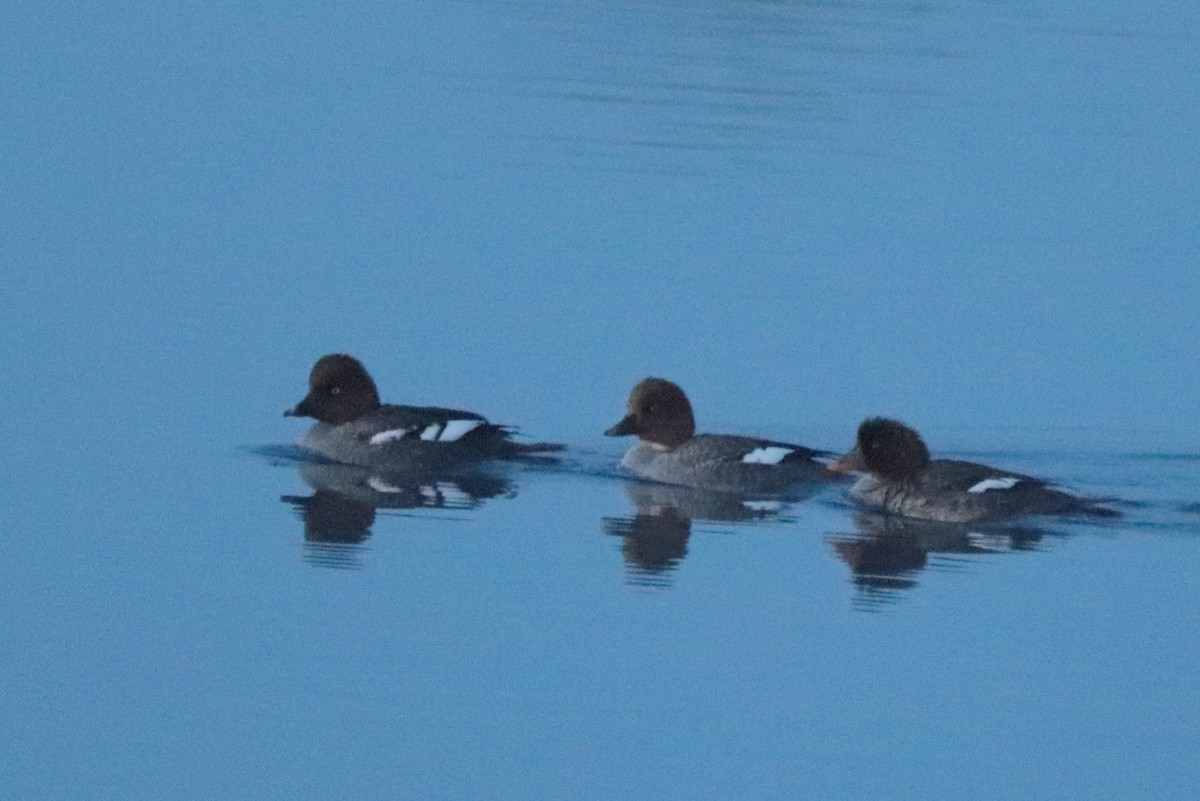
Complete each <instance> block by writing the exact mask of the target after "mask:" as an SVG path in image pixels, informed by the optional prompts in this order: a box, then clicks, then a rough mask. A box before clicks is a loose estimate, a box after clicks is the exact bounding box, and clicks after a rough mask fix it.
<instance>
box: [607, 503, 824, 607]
mask: <svg viewBox="0 0 1200 801" xmlns="http://www.w3.org/2000/svg"><path fill="white" fill-rule="evenodd" d="M625 493H626V495H627V496H628V497H629V500H630V502H631V503H632V504H633V506H634V509H635V510H636V511H635V514H634V515H633V516H632V517H605V518H603V519H602V520H601V528H602V530H603V531H604V533H605V534H610V535H613V536H616V537H620V538H621V555H622V556H623V557H624V559H625V580H626V582H627V583H629V584H631V585H634V586H640V587H656V588H664V587H669V586H670V585H671V579H672V575H673V573H674V572H675V571H676V570H677V569H678V568H679V565H680V563H681V562H682V561H683V559H684V557H686V556H687V553H688V548H687V546H688V540H689V539H690V538H691V535H692V522H693V521H697V520H698V521H701V522H716V523H737V524H746V523H756V522H762V521H768V520H782V519H785V518H784V512H786V510H787V509H788V508H789V506H790V503H791V502H794V501H799V500H801V498H800V497H797V496H794V495H793V496H789V498H788V500H787V501H784V500H762V499H756V498H747V497H744V496H740V495H736V494H728V493H721V492H712V491H710V490H700V489H693V488H691V487H675V486H671V485H668V484H653V483H650V482H645V481H627V482H626V483H625Z"/></svg>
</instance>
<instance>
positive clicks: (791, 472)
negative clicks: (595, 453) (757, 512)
mask: <svg viewBox="0 0 1200 801" xmlns="http://www.w3.org/2000/svg"><path fill="white" fill-rule="evenodd" d="M627 412H628V413H627V414H626V416H625V417H624V418H623V419H622V420H621V421H620V422H619V423H617V424H616V425H614V426H613V427H612V428H610V429H608V430H607V431H605V432H604V434H605V436H609V437H623V436H630V435H636V436H637V438H638V442H637V444H635V445H634V446H633V447H632V448H630V450H629V451H628V452H627V453H626V454H625V456H624V457H623V458H622V459H621V461H620V465H619V466H620V468H621V469H622V470H623V471H625V472H627V473H629V474H632V475H633V476H635V477H637V478H641V479H646V480H648V481H656V482H659V483H662V484H675V485H679V486H685V487H694V488H697V489H705V490H715V491H719V492H732V493H740V494H761V493H778V492H780V491H782V490H785V489H798V488H803V487H808V488H811V486H812V485H813V484H820V483H828V482H829V481H830V480H831V478H833V476H832V474H831V473H830V472H829V470H828V469H827V465H826V464H825V462H822V461H821V459H822V458H829V457H832V456H833V455H834V454H832V453H829V452H827V451H819V450H814V449H812V448H806V447H804V446H802V445H794V444H791V443H787V442H778V441H775V440H769V439H759V438H757V437H745V436H735V435H731V434H697V433H696V422H695V417H694V415H693V413H692V404H691V402H690V401H689V400H688V397H687V395H686V394H685V393H684V391H683V390H682V389H680V387H679V386H678V385H677V384H674V383H672V382H671V381H668V380H666V379H663V378H646V379H644V380H642V381H640V382H638V384H637V385H636V386H634V388H633V390H632V391H631V392H630V394H629V401H628V404H627Z"/></svg>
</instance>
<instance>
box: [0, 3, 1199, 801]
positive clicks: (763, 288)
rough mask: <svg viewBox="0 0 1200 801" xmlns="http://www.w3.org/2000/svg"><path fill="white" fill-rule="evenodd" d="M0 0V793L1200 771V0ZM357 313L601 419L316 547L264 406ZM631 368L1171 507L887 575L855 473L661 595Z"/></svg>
mask: <svg viewBox="0 0 1200 801" xmlns="http://www.w3.org/2000/svg"><path fill="white" fill-rule="evenodd" d="M6 16H7V18H8V19H7V22H6V24H5V25H4V26H3V30H0V74H3V75H4V76H5V78H4V80H3V81H2V82H0V114H2V115H3V119H4V125H3V126H0V154H3V158H0V185H2V186H3V193H2V195H3V201H2V202H0V228H2V230H3V231H4V233H3V235H0V265H2V266H0V269H2V271H3V275H2V287H0V293H2V295H0V297H2V298H3V300H4V306H5V313H4V315H3V319H2V320H0V354H2V356H3V366H4V374H5V376H6V378H7V392H6V393H5V404H4V406H5V414H4V415H3V416H2V417H0V437H2V440H3V442H4V448H5V453H6V458H5V459H4V462H5V464H4V465H3V466H2V467H0V479H2V481H0V501H2V502H3V505H4V509H5V517H6V523H5V524H4V526H3V533H2V534H0V536H2V543H3V547H4V549H5V551H6V553H5V556H4V557H3V558H2V559H0V608H3V610H4V611H3V614H2V615H0V635H2V641H3V642H5V643H6V645H5V647H4V649H3V651H4V654H3V655H2V656H0V684H2V685H3V686H4V687H5V688H6V690H5V693H4V698H3V700H0V723H3V726H4V729H5V730H6V731H8V732H9V738H10V744H9V746H8V748H6V749H5V751H7V754H6V755H5V756H4V758H3V759H0V789H3V790H4V791H5V792H4V795H5V796H6V797H10V798H41V799H46V798H80V797H122V798H130V799H132V798H162V797H172V798H206V799H213V798H244V797H287V798H310V797H311V798H325V797H329V796H331V795H341V796H353V797H377V798H385V797H386V798H466V797H489V798H530V797H538V798H550V797H564V796H565V797H573V798H585V797H586V798H592V797H594V798H618V797H629V798H633V797H638V798H640V797H646V796H648V795H657V796H662V797H679V798H701V797H711V798H730V797H773V798H785V797H788V798H790V797H797V796H805V795H820V796H826V797H830V796H835V797H842V798H868V797H869V798H881V797H882V798H972V799H981V798H983V799H986V798H1028V797H1030V796H1033V795H1048V796H1055V797H1092V798H1128V797H1130V796H1133V795H1137V796H1144V797H1151V796H1152V797H1155V798H1159V799H1168V798H1180V799H1183V798H1194V797H1196V795H1197V793H1200V786H1198V785H1197V780H1196V778H1195V772H1194V765H1195V764H1196V761H1197V757H1200V754H1198V753H1197V747H1196V744H1195V743H1196V738H1195V736H1194V733H1195V732H1196V731H1197V728H1198V725H1200V694H1198V693H1197V690H1196V686H1195V682H1194V681H1193V680H1192V675H1193V672H1194V664H1195V657H1196V654H1197V645H1198V644H1200V637H1198V634H1200V617H1198V616H1197V613H1196V611H1195V603H1194V601H1195V598H1194V589H1195V587H1196V586H1197V578H1198V576H1200V554H1198V553H1197V543H1196V539H1195V535H1196V532H1197V528H1198V526H1200V519H1197V516H1196V515H1195V513H1194V512H1188V511H1186V506H1187V504H1194V503H1196V502H1197V501H1200V491H1198V490H1197V484H1196V481H1197V478H1198V477H1200V461H1198V460H1197V458H1196V456H1195V454H1196V453H1197V452H1198V451H1200V437H1198V435H1197V433H1196V429H1195V424H1194V420H1195V413H1194V410H1195V407H1196V399H1197V398H1198V397H1200V377H1198V376H1200V370H1197V369H1196V368H1197V357H1198V356H1200V351H1198V349H1197V339H1196V334H1195V330H1196V326H1195V318H1196V309H1197V306H1198V300H1200V271H1198V270H1197V269H1196V267H1197V253H1198V252H1200V226H1198V225H1197V223H1196V210H1197V208H1198V206H1200V203H1198V201H1200V189H1198V187H1200V147H1198V145H1197V137H1196V131H1197V122H1198V120H1197V109H1200V82H1197V81H1196V74H1197V68H1198V67H1200V63H1198V58H1197V51H1196V47H1195V42H1196V36H1197V33H1200V11H1198V9H1197V6H1196V5H1195V4H1194V3H1185V2H1178V3H1171V2H1155V3H1151V4H1149V5H1146V4H1135V3H1123V2H1106V3H1103V4H1101V5H1099V6H1097V5H1096V4H1094V3H1063V4H1057V5H1056V6H1055V7H1054V8H1053V9H1052V10H1042V9H1038V8H1036V7H1032V6H1028V5H1027V4H1019V3H986V4H979V3H954V2H949V3H925V4H909V3H891V2H886V3H844V4H824V3H789V2H780V3H751V2H713V3H684V2H665V3H654V4H641V3H626V2H617V3H570V2H552V1H550V0H546V1H544V2H530V3H502V2H496V3H479V2H458V3H410V4H403V5H399V6H397V7H393V6H391V5H386V4H379V5H370V4H343V5H339V6H337V7H327V6H324V5H320V4H306V3H294V4H288V5H274V4H254V5H251V6H247V5H245V4H235V3H227V4H175V5H173V6H170V7H164V6H160V5H155V4H138V3H112V4H104V5H95V6H92V5H73V4H56V3H44V4H40V5H39V6H38V7H37V8H36V9H34V8H29V9H22V10H21V11H20V12H19V13H16V12H14V13H10V14H9V15H6ZM330 351H344V352H349V353H353V354H355V355H357V356H359V357H360V358H362V359H363V360H364V361H365V363H366V364H367V366H368V368H369V369H371V371H372V372H373V374H374V375H375V377H376V380H377V381H378V382H379V384H380V387H381V391H382V393H383V395H384V397H385V399H387V400H392V401H395V402H406V403H430V404H439V405H448V406H459V407H463V408H469V409H475V410H478V411H480V412H482V413H484V414H487V415H488V416H489V417H491V418H492V419H494V420H497V421H501V422H511V423H515V424H518V425H519V426H520V427H521V428H522V429H523V430H524V431H525V432H526V433H528V434H529V435H530V436H533V437H535V438H537V439H557V440H562V441H566V442H567V443H569V444H570V445H571V446H572V448H573V451H572V453H573V457H574V459H575V461H574V462H573V463H572V466H570V467H568V468H566V469H563V470H559V471H524V472H520V473H518V474H516V475H515V477H514V479H513V480H514V482H515V485H516V486H517V487H518V489H519V491H518V492H517V494H516V496H515V497H502V498H497V499H495V500H493V501H490V502H487V503H485V504H483V505H481V506H479V507H478V508H473V509H469V510H459V511H456V512H452V513H444V512H437V513H430V512H427V511H422V510H416V511H413V512H411V513H404V514H384V515H381V516H380V517H379V519H378V520H377V521H376V524H375V526H374V527H373V529H372V536H371V538H370V539H368V540H367V541H366V542H365V543H364V544H362V545H361V546H359V547H358V548H357V549H351V550H353V553H352V554H351V557H350V563H351V564H352V565H353V566H357V567H358V568H359V569H358V570H343V571H337V570H327V569H323V568H322V567H321V566H320V565H319V564H316V563H314V561H313V560H311V559H307V558H305V554H306V553H307V551H306V549H307V548H309V547H310V546H303V547H302V546H301V545H300V544H299V543H300V540H301V527H300V524H299V523H298V521H297V519H296V517H295V514H294V512H293V510H291V508H290V507H289V506H287V505H286V504H282V503H280V502H279V497H280V496H281V495H286V494H296V493H298V492H301V491H303V488H304V484H303V482H302V481H301V480H300V479H299V477H298V476H297V473H296V471H295V470H294V469H292V468H291V467H288V466H285V467H282V468H281V467H280V466H279V465H278V464H276V463H275V462H273V461H271V460H268V459H264V458H262V457H260V456H258V455H256V454H254V453H253V452H251V450H250V449H251V448H252V447H254V446H261V445H266V444H281V443H287V442H290V441H292V440H294V439H295V438H296V437H297V436H298V435H299V433H300V431H301V429H300V428H299V427H298V426H297V424H296V422H295V421H290V420H288V421H285V420H283V419H281V418H280V417H279V414H280V412H281V411H282V410H283V409H284V408H286V407H288V406H290V405H292V404H293V403H295V402H296V401H297V400H299V398H300V397H301V396H302V395H303V393H304V391H305V379H306V375H307V371H308V369H309V367H310V365H311V363H312V362H313V361H314V360H315V359H316V357H318V356H320V355H321V354H322V353H325V352H330ZM649 374H661V375H664V376H666V377H668V378H671V379H673V380H675V381H677V382H678V383H680V384H681V385H682V386H683V387H684V388H685V389H687V390H688V392H689V394H690V395H691V397H692V400H693V403H694V404H695V406H696V410H697V417H698V419H699V421H700V425H701V427H702V428H706V429H710V430H716V429H724V430H741V431H747V432H754V433H760V434H766V435H770V436H773V437H778V438H791V439H795V440H798V441H801V442H804V443H805V444H808V445H813V446H817V447H825V448H830V449H835V450H836V449H843V448H846V447H848V446H849V445H850V444H851V442H852V440H853V432H854V428H855V426H856V425H857V423H858V421H859V420H861V419H862V418H863V417H864V416H866V415H869V414H877V413H885V414H889V415H894V416H899V417H902V418H904V419H906V420H908V421H909V422H911V423H912V424H914V425H915V426H917V427H918V428H919V429H921V430H922V431H923V432H924V433H925V434H926V436H927V439H928V440H929V442H930V444H931V447H932V448H933V450H934V451H935V452H937V453H960V454H967V455H972V456H975V457H978V458H985V459H987V460H989V461H996V462H998V463H1003V464H1005V465H1011V466H1012V467H1013V468H1014V469H1024V470H1028V471H1031V472H1036V473H1039V474H1046V475H1052V476H1055V477H1057V478H1060V479H1062V480H1064V481H1067V482H1069V483H1071V484H1072V485H1073V486H1075V487H1076V488H1077V489H1080V490H1083V491H1090V492H1094V493H1096V494H1109V495H1115V496H1118V497H1121V498H1124V499H1127V500H1129V501H1132V502H1135V503H1140V504H1142V505H1141V506H1134V505H1130V506H1129V507H1128V508H1127V515H1126V519H1125V521H1123V522H1121V523H1118V524H1111V525H1106V526H1089V525H1084V524H1079V523H1075V524H1061V525H1060V528H1059V529H1056V530H1055V532H1053V533H1052V536H1049V537H1047V538H1046V539H1043V540H1042V541H1041V542H1040V544H1039V546H1038V547H1037V548H1035V549H1034V551H1035V552H1034V553H1026V554H1016V555H1012V556H995V555H980V554H978V553H976V554H970V555H953V556H945V555H943V556H940V557H939V556H937V555H936V554H935V555H934V556H933V557H931V560H930V562H929V564H928V565H927V567H926V569H925V570H924V571H921V572H920V573H919V576H918V577H917V581H916V586H915V588H912V589H910V590H908V591H905V592H899V593H895V594H894V597H893V596H892V595H889V596H888V598H889V599H890V600H889V601H888V602H887V603H885V604H883V606H882V607H878V606H876V605H868V606H870V609H867V608H865V607H864V605H863V604H861V603H858V602H856V600H855V599H856V598H858V595H857V594H856V593H858V592H859V591H860V590H859V588H856V587H855V586H854V585H852V584H851V583H850V581H849V580H848V578H847V569H846V566H845V565H844V564H842V563H841V562H839V561H838V559H837V558H836V556H835V553H834V551H833V549H832V548H831V541H830V539H829V538H830V537H836V536H841V535H842V534H844V533H845V532H853V530H854V525H853V521H852V519H851V515H850V513H849V512H848V511H847V509H846V508H845V507H844V505H843V504H842V502H841V499H840V497H839V496H838V495H837V494H836V493H830V494H828V495H827V496H825V497H823V498H821V499H818V500H816V501H813V502H810V503H807V504H802V505H800V506H798V507H796V508H793V509H791V510H789V513H788V515H787V516H785V517H783V518H773V519H769V520H766V521H764V522H762V523H761V524H758V525H752V526H735V525H733V524H730V523H720V522H716V523H714V522H707V523H704V522H699V523H697V524H696V526H695V527H694V529H693V535H692V538H691V540H690V542H689V549H688V554H687V558H686V559H685V560H684V561H683V562H681V563H680V564H679V565H678V566H677V570H676V571H675V572H673V573H671V576H670V578H671V580H670V581H668V582H666V583H665V584H664V586H661V587H659V588H658V589H653V588H647V587H644V586H641V585H638V584H636V583H632V582H631V581H629V580H628V579H629V577H628V576H626V580H624V581H623V580H622V567H621V564H620V563H621V555H620V549H619V547H618V545H617V543H616V540H615V538H613V537H610V536H606V535H605V534H604V533H603V531H602V525H601V521H602V519H604V518H609V517H613V516H620V515H628V514H630V513H631V509H630V503H629V500H628V499H627V498H626V497H625V492H624V489H623V485H622V483H621V482H620V481H618V480H616V479H614V478H612V477H610V476H607V475H605V470H606V468H607V467H608V466H611V465H612V464H613V463H615V461H616V460H617V459H618V458H619V455H620V452H621V451H620V446H621V443H614V442H611V441H605V440H603V439H602V438H601V437H600V436H599V434H600V432H601V431H603V430H604V429H605V428H606V427H607V426H609V425H611V424H612V423H614V422H615V421H616V420H617V419H618V418H619V417H620V416H621V414H622V411H623V406H624V400H625V396H626V394H627V392H628V389H629V387H630V386H632V384H633V383H634V382H635V381H637V380H638V379H640V378H642V377H644V376H645V375H649ZM860 600H861V599H860ZM872 612H879V613H878V614H874V613H872Z"/></svg>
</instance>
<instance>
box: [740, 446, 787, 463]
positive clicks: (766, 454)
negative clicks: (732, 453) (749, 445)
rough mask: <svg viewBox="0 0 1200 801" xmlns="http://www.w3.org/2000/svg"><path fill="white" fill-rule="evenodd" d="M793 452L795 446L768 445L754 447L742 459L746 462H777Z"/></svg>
mask: <svg viewBox="0 0 1200 801" xmlns="http://www.w3.org/2000/svg"><path fill="white" fill-rule="evenodd" d="M794 452H795V448H780V447H779V446H778V445H769V446H765V447H762V448H755V449H754V450H752V451H750V452H749V453H747V454H746V455H745V456H743V457H742V461H743V462H746V463H747V464H779V463H780V462H781V461H783V457H785V456H787V455H788V454H789V453H794Z"/></svg>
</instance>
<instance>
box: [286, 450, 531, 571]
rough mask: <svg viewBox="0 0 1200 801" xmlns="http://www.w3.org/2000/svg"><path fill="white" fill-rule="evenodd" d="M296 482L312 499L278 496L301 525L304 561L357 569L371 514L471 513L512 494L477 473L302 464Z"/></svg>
mask: <svg viewBox="0 0 1200 801" xmlns="http://www.w3.org/2000/svg"><path fill="white" fill-rule="evenodd" d="M300 477H301V478H302V479H303V480H304V483H305V484H307V485H308V486H309V487H311V488H312V489H313V494H312V495H284V496H282V497H281V498H280V500H282V501H283V502H284V503H288V504H291V505H292V506H294V507H295V508H296V510H297V511H298V512H299V514H300V519H301V520H302V521H304V546H305V554H304V559H305V561H306V562H309V563H310V564H314V565H318V566H320V567H334V568H357V567H359V566H360V565H359V558H360V556H361V553H362V551H363V543H364V542H366V540H367V539H368V538H369V537H370V536H371V526H372V525H374V523H375V514H376V510H377V509H385V510H401V509H452V510H453V509H471V508H474V507H476V506H479V505H480V504H481V503H483V502H484V501H485V500H487V499H488V498H495V497H498V496H501V495H511V494H512V493H513V492H514V491H515V489H514V486H513V484H512V482H511V481H509V480H508V479H507V478H505V477H504V476H502V475H498V474H495V473H489V472H486V471H484V470H482V469H477V470H471V471H456V472H454V473H436V472H428V471H405V472H395V471H389V472H381V471H378V470H370V469H367V468H363V467H355V466H353V465H343V464H332V463H317V462H306V463H304V464H302V465H301V466H300Z"/></svg>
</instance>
